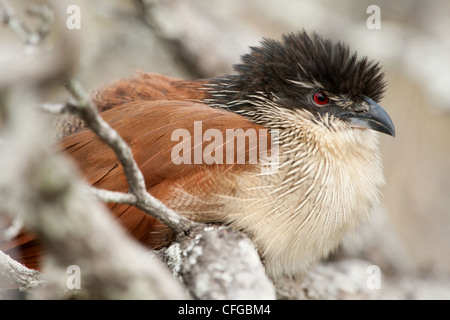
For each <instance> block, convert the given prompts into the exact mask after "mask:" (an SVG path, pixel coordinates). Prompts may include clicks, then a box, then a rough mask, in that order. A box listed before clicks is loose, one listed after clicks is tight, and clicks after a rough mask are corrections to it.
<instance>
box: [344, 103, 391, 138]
mask: <svg viewBox="0 0 450 320" xmlns="http://www.w3.org/2000/svg"><path fill="white" fill-rule="evenodd" d="M363 98H364V102H362V103H361V104H360V105H359V106H357V107H356V108H354V109H353V110H352V111H351V112H345V113H344V114H342V115H341V118H345V119H347V120H348V121H349V122H348V125H349V126H350V127H353V128H364V129H372V130H375V131H378V132H382V133H385V134H388V135H390V136H393V137H395V127H394V123H393V122H392V120H391V118H390V117H389V115H388V113H387V112H386V111H385V110H384V109H383V108H382V107H381V106H380V105H379V104H378V103H376V102H375V101H373V100H372V99H370V98H368V97H366V96H363Z"/></svg>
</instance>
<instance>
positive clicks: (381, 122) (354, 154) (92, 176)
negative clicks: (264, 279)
mask: <svg viewBox="0 0 450 320" xmlns="http://www.w3.org/2000/svg"><path fill="white" fill-rule="evenodd" d="M234 70H235V73H233V74H229V75H224V76H219V77H213V78H208V79H197V80H183V79H178V78H174V77H169V76H164V75H159V74H154V73H148V72H143V71H139V72H136V73H135V74H133V75H131V76H129V77H127V78H123V79H119V80H117V81H115V82H113V83H111V84H108V85H106V86H104V87H103V88H101V89H99V90H97V91H95V92H94V93H93V94H92V100H93V102H94V103H95V105H96V106H97V108H98V109H99V111H100V114H101V115H102V117H103V118H104V119H105V120H106V121H107V122H108V123H109V124H110V125H111V126H112V127H113V128H114V129H115V130H116V131H117V132H118V133H119V134H120V135H121V136H122V138H123V139H124V140H125V141H126V142H127V143H128V145H129V146H130V148H131V150H132V152H133V155H134V157H135V160H136V162H137V164H138V166H139V168H140V170H141V171H142V173H143V176H144V178H145V181H146V187H147V190H148V192H149V193H150V194H151V195H153V196H154V197H155V198H157V199H159V200H160V201H162V202H163V203H164V204H165V205H166V206H167V207H169V208H171V209H173V210H174V211H175V212H177V213H178V214H180V215H182V216H184V217H186V218H188V219H191V220H193V221H197V222H202V223H213V224H220V225H227V226H230V227H231V228H234V229H236V230H239V231H242V232H243V233H245V234H246V235H247V236H248V237H249V238H250V239H251V240H252V241H253V243H254V244H255V247H256V249H257V251H258V253H259V254H260V257H261V259H262V261H263V263H264V266H265V269H266V272H267V274H268V275H269V276H270V277H271V278H274V279H277V278H279V277H283V276H294V275H296V274H300V273H303V272H306V271H307V270H308V269H309V268H311V266H312V265H314V264H315V263H317V262H318V261H319V260H320V259H323V258H326V257H327V256H328V255H329V254H330V253H331V252H333V250H335V249H336V248H337V246H338V245H339V243H340V242H341V241H342V239H343V237H344V235H345V234H347V233H348V232H351V231H352V230H355V229H356V228H357V226H358V223H359V222H360V221H361V220H362V219H364V218H365V217H367V216H368V215H369V211H370V209H371V207H373V206H374V205H375V204H377V203H379V202H380V201H381V191H380V188H381V187H382V186H383V185H384V184H385V179H384V176H383V169H382V157H381V153H380V142H379V140H380V139H379V136H380V134H387V135H389V136H392V137H394V136H395V128H394V124H393V122H392V120H391V118H390V117H389V115H388V113H387V112H386V111H385V110H384V109H383V108H382V107H381V106H380V105H379V104H378V103H379V102H380V101H381V99H382V98H383V95H384V93H385V90H386V87H387V84H386V81H385V78H384V72H383V71H382V67H381V66H380V63H379V62H376V61H373V60H369V58H367V57H362V58H360V57H359V56H358V53H357V52H353V51H351V50H350V47H349V46H348V45H347V44H346V43H344V42H341V41H337V42H336V41H332V40H330V39H325V38H323V37H322V36H320V35H319V34H317V33H316V32H312V33H308V32H307V31H305V30H303V31H299V32H293V33H287V34H283V35H282V37H281V38H280V39H279V40H273V39H268V38H263V39H262V40H261V42H260V43H259V45H257V46H252V47H250V49H249V52H248V53H246V54H244V55H243V56H241V61H240V62H239V63H238V64H236V65H234ZM61 128H62V129H61V132H63V138H62V139H61V140H60V141H59V142H58V143H59V147H60V148H61V150H62V151H63V152H64V153H65V154H67V155H68V156H69V157H71V158H72V159H73V160H74V161H75V162H76V163H77V165H78V167H79V168H80V171H81V173H82V175H83V176H84V177H85V179H86V180H87V181H88V182H89V183H90V184H91V185H92V186H94V187H97V188H102V189H107V190H112V191H119V192H129V186H128V183H127V180H126V178H125V176H124V173H123V170H122V167H121V164H120V162H119V161H118V160H117V157H116V156H115V154H114V152H113V151H112V150H111V149H110V148H109V147H108V146H107V145H106V144H104V143H103V142H102V141H100V139H99V138H98V137H97V136H96V135H95V134H94V133H93V132H92V131H90V130H89V129H88V128H87V127H86V125H85V124H83V123H82V121H78V122H77V123H75V124H74V123H68V124H67V123H66V124H64V125H62V126H61ZM198 131H199V132H200V133H199V132H198ZM208 132H209V133H208ZM230 132H231V133H233V134H234V135H232V136H231V138H228V139H227V134H228V133H230ZM207 133H208V134H207ZM250 133H251V134H250ZM255 137H256V138H255ZM239 139H241V140H240V141H244V145H241V146H235V145H234V146H233V148H231V147H230V148H228V144H227V142H230V145H232V143H231V142H233V143H236V142H237V141H239ZM246 139H247V140H246ZM255 139H256V142H255ZM261 146H262V147H265V149H266V150H265V151H266V154H265V155H266V156H265V157H264V156H261V157H259V158H258V155H259V153H256V155H257V156H256V158H258V159H254V158H255V157H254V155H255V153H254V152H253V151H254V150H255V149H258V148H259V149H264V148H260V147H261ZM259 151H261V150H259ZM239 153H241V154H243V155H244V156H243V157H242V158H239ZM268 154H270V157H269V156H267V155H268ZM252 155H253V156H252ZM272 156H276V161H272V160H273V159H275V157H272ZM268 159H269V160H270V161H269V160H268ZM108 206H109V209H110V211H111V212H112V214H113V215H114V216H115V217H116V219H117V220H118V221H119V223H120V224H121V225H122V226H123V227H124V228H125V229H126V230H128V232H129V233H130V235H132V236H133V237H134V238H135V239H137V240H138V241H140V242H141V243H142V244H144V245H145V246H147V247H149V248H153V249H160V248H163V247H165V246H167V245H169V244H170V243H171V242H173V241H174V239H175V236H176V235H175V233H174V231H173V230H171V229H170V228H169V227H168V226H166V225H164V224H163V223H161V222H159V221H158V220H156V219H155V218H153V217H152V216H150V215H148V214H146V213H144V212H142V211H141V210H140V209H138V208H136V207H134V206H132V205H128V204H109V205H108ZM20 237H22V238H20ZM3 248H5V247H3ZM38 248H39V241H38V239H35V238H33V237H32V236H30V235H29V233H27V232H24V233H22V234H21V235H20V236H19V237H18V240H17V241H16V242H15V243H13V244H10V245H9V247H6V249H5V250H6V252H8V250H11V252H13V251H12V249H15V252H21V255H20V256H17V259H18V260H19V261H22V262H23V263H25V264H26V265H28V266H30V267H34V268H37V267H38V256H39V254H38V252H40V251H39V250H38ZM18 249H22V250H18ZM27 250H28V251H27Z"/></svg>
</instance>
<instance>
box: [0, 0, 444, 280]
mask: <svg viewBox="0 0 450 320" xmlns="http://www.w3.org/2000/svg"><path fill="white" fill-rule="evenodd" d="M30 3H46V1H17V0H16V1H14V2H12V3H11V4H12V5H14V7H15V8H16V10H17V11H18V12H19V13H23V12H25V9H24V8H25V5H29V4H30ZM62 3H64V2H62ZM66 4H67V6H68V5H70V4H76V5H78V6H79V8H80V13H81V16H80V17H81V20H80V27H81V28H80V29H74V30H69V31H67V30H66V32H69V33H70V34H71V36H73V37H75V38H76V41H77V46H76V48H74V49H73V52H71V54H73V57H72V60H71V61H72V62H71V63H72V65H71V71H70V72H72V73H73V76H74V77H75V78H77V79H78V80H79V81H80V82H81V83H82V84H83V85H84V87H85V88H87V89H89V90H93V89H96V88H99V87H101V86H103V85H105V84H107V83H109V82H112V81H114V80H116V79H118V78H121V77H127V76H130V75H131V74H132V71H133V70H144V71H147V72H155V73H161V74H165V75H169V76H174V77H180V78H185V79H193V78H199V77H213V76H219V75H222V74H224V73H232V72H233V69H232V65H233V64H235V63H238V62H239V58H240V56H241V55H242V54H245V53H247V52H248V47H249V46H251V45H257V44H258V42H259V41H260V40H261V38H262V37H268V38H275V39H279V38H280V36H281V34H282V33H288V32H296V31H299V30H302V29H305V30H306V31H308V32H312V31H316V32H318V33H320V34H322V35H323V36H324V37H326V38H330V39H333V40H335V41H338V40H341V41H344V42H346V43H348V44H349V45H350V47H351V49H352V50H356V51H358V53H359V55H360V56H363V55H367V56H369V58H370V59H373V60H378V61H380V62H381V65H382V66H383V68H384V71H385V74H386V78H387V81H388V87H387V92H386V95H385V98H384V99H383V101H382V102H381V105H382V106H383V107H384V108H385V109H386V110H387V111H388V113H389V114H390V116H391V118H392V120H393V121H394V123H395V126H396V132H397V136H396V137H395V139H392V138H391V137H388V136H382V138H381V139H382V152H383V158H384V168H385V176H386V181H387V184H386V186H385V187H384V188H383V203H382V205H380V206H379V207H377V208H375V209H374V211H373V213H372V217H371V220H372V222H371V224H363V225H362V227H361V230H360V232H358V233H357V234H356V235H351V236H349V238H348V239H346V241H345V242H344V245H343V247H342V248H341V250H340V251H339V252H338V253H337V254H336V257H337V258H338V257H339V255H341V256H342V255H343V256H346V257H364V258H367V259H369V260H370V261H372V262H373V263H375V264H378V265H380V266H381V267H382V269H383V271H384V272H386V273H387V274H389V273H391V274H395V273H398V272H408V273H411V272H412V273H414V274H420V275H421V276H427V275H437V274H438V275H444V276H448V275H449V274H450V37H449V31H450V2H449V1H446V0H431V1H423V0H422V1H420V0H400V1H387V0H386V1H375V0H373V1H366V0H363V1H350V0H340V1H331V0H321V1H316V0H315V1H307V0H304V1H296V0H278V1H268V0H267V1H264V0H246V1H234V0H159V1H158V0H148V1H145V0H141V1H139V0H137V1H133V0H96V1H87V0H85V1H82V0H78V1H77V0H73V1H66ZM371 5H377V6H378V8H379V9H380V11H379V13H380V15H379V17H380V20H379V23H380V24H379V27H380V28H379V29H373V28H369V26H370V25H371V23H373V20H371V19H372V18H373V17H374V16H372V15H373V14H374V12H372V11H369V13H368V12H367V10H368V7H369V6H371ZM67 6H64V5H61V8H63V9H64V8H67ZM25 16H26V15H25ZM69 16H70V14H68V13H67V12H65V11H56V12H55V19H60V20H61V21H63V22H64V21H65V20H66V19H67V18H68V17H69ZM368 20H369V22H368ZM30 23H32V20H31V22H30ZM368 24H369V26H368ZM57 39H58V34H57V32H52V34H51V35H50V40H49V41H50V42H51V43H52V41H53V42H54V43H55V45H56V44H57V42H58V40H57ZM0 43H1V45H0V70H1V69H3V70H5V69H4V67H5V68H7V64H8V59H10V58H11V57H10V54H8V52H10V51H11V52H12V49H11V48H13V47H20V46H23V44H22V43H21V42H20V41H19V40H18V39H17V37H15V36H14V35H12V34H11V32H10V30H8V29H6V28H2V29H0ZM3 72H4V74H3V75H2V76H1V77H7V76H12V75H10V74H8V73H7V72H5V71H3ZM1 77H0V78H1ZM0 83H1V81H0ZM66 98H67V94H66V93H65V92H64V90H63V89H61V87H60V86H58V85H49V86H46V87H45V88H44V89H43V91H42V96H41V97H40V99H42V101H43V102H44V101H45V102H61V101H64V100H65V99H66ZM337 258H336V259H337Z"/></svg>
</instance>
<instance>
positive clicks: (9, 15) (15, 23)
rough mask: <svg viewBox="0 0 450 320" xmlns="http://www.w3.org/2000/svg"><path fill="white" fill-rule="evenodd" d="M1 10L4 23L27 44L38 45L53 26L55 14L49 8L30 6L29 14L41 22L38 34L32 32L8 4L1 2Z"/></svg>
mask: <svg viewBox="0 0 450 320" xmlns="http://www.w3.org/2000/svg"><path fill="white" fill-rule="evenodd" d="M0 10H1V12H2V13H3V17H2V20H3V23H4V24H5V25H7V26H8V27H9V28H10V29H11V30H12V31H13V32H14V33H15V34H16V35H17V36H18V37H19V38H20V39H21V40H22V41H23V42H24V43H25V44H27V45H37V44H38V43H39V42H40V41H41V40H42V39H43V38H45V37H46V36H47V34H48V33H49V32H50V28H51V26H52V24H53V12H52V11H51V10H50V9H49V8H48V7H47V6H30V7H29V8H28V13H29V14H30V15H33V16H36V17H38V18H39V19H40V20H41V23H40V24H39V29H38V31H37V32H33V31H31V30H30V29H29V28H28V27H27V26H26V24H25V22H24V21H23V20H22V19H21V18H20V16H19V15H17V13H16V11H15V10H14V8H13V7H12V6H10V5H9V3H8V2H6V1H4V0H0Z"/></svg>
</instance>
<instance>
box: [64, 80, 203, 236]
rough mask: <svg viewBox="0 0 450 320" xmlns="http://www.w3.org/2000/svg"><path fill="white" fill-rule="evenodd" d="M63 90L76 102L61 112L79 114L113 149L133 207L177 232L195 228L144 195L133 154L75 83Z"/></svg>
mask: <svg viewBox="0 0 450 320" xmlns="http://www.w3.org/2000/svg"><path fill="white" fill-rule="evenodd" d="M66 87H67V89H68V90H69V92H70V93H71V94H72V96H73V97H74V98H75V99H76V102H75V103H69V104H67V105H66V109H62V110H68V111H69V112H71V113H74V114H77V115H79V116H80V117H81V118H82V119H83V120H84V121H85V122H86V123H87V124H88V125H89V127H90V128H91V130H92V131H93V132H94V133H95V134H97V136H98V137H99V138H100V139H102V140H103V141H104V142H105V143H106V144H108V145H109V146H110V147H111V148H112V149H113V150H114V152H115V153H116V155H117V158H118V159H119V161H120V163H121V164H122V166H123V169H124V172H125V176H126V178H127V180H128V184H129V186H130V190H131V193H132V194H134V195H135V196H136V201H135V203H134V205H136V206H137V207H138V208H140V209H141V210H143V211H145V212H146V213H148V214H151V215H152V216H154V217H155V218H157V219H158V220H160V221H161V222H163V223H164V224H166V225H167V226H169V227H171V228H172V229H173V230H174V231H175V232H178V233H181V232H183V233H185V232H188V231H189V230H191V229H192V228H193V227H195V226H198V223H195V222H193V221H190V220H189V219H186V218H184V217H182V216H180V215H178V214H177V213H175V212H174V211H173V210H171V209H169V208H167V207H166V206H165V205H164V204H163V203H162V202H161V201H159V200H158V199H156V198H154V197H153V196H151V195H150V194H149V193H148V192H147V190H146V187H145V180H144V176H143V175H142V172H141V171H140V169H139V167H138V165H137V163H136V161H135V160H134V158H133V153H132V152H131V149H130V147H129V146H128V145H127V143H126V142H125V141H124V140H123V139H122V137H120V135H119V134H118V133H117V132H116V131H115V130H114V129H113V128H111V126H110V125H109V124H108V123H107V122H106V121H105V120H103V118H102V117H101V116H100V114H99V112H98V110H97V108H96V107H95V105H94V104H93V102H92V101H91V99H90V98H89V95H88V94H87V93H86V92H85V91H84V89H83V88H82V87H81V85H80V84H79V83H78V82H76V81H75V80H73V79H72V80H70V81H69V82H68V84H67V85H66Z"/></svg>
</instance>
